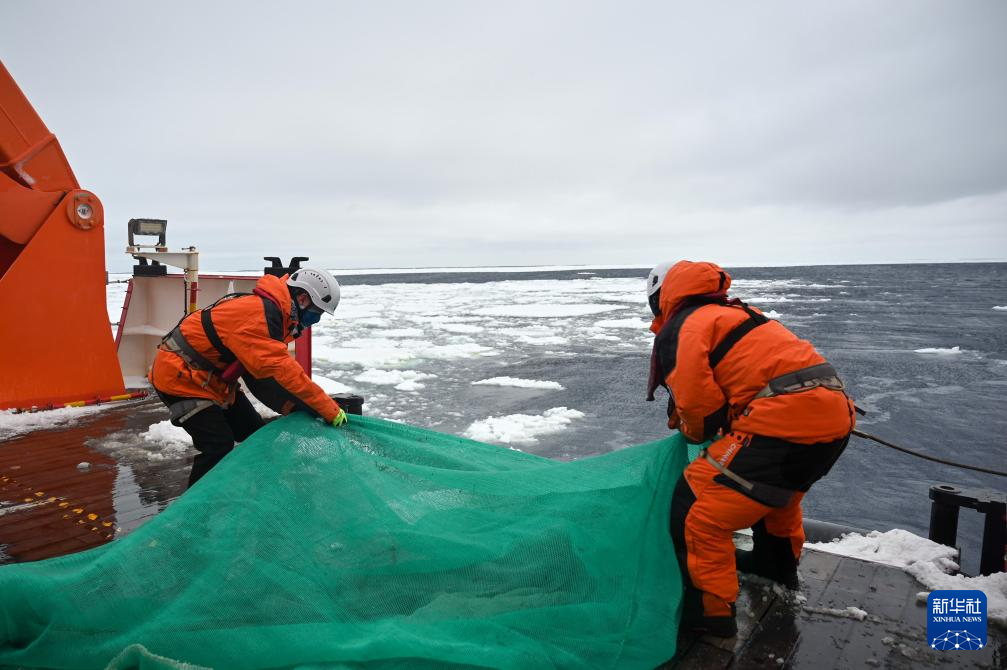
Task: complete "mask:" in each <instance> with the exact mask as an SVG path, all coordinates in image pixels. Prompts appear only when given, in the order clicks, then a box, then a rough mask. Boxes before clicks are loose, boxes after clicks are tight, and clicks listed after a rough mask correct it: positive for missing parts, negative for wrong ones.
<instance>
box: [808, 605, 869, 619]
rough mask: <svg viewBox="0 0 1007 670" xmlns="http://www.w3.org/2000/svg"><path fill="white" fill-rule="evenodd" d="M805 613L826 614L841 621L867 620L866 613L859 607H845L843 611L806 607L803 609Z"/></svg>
mask: <svg viewBox="0 0 1007 670" xmlns="http://www.w3.org/2000/svg"><path fill="white" fill-rule="evenodd" d="M803 609H804V611H805V612H812V613H814V614H827V615H829V616H836V617H840V618H843V619H856V620H857V621H863V620H864V619H866V618H867V612H866V611H864V610H862V609H860V608H859V607H846V608H843V609H834V608H831V607H807V606H805V607H804V608H803Z"/></svg>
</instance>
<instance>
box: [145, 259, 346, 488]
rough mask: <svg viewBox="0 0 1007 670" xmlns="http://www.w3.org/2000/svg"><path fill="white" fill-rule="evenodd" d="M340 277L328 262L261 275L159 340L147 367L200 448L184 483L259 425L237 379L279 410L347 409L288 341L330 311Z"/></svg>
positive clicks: (325, 413) (338, 413)
mask: <svg viewBox="0 0 1007 670" xmlns="http://www.w3.org/2000/svg"><path fill="white" fill-rule="evenodd" d="M338 304H339V283H338V282H337V281H336V280H335V278H334V277H333V276H332V275H331V274H329V273H328V272H326V271H325V270H313V269H310V268H301V269H299V270H296V271H295V272H293V274H291V275H290V276H289V277H288V276H287V275H284V276H283V277H274V276H272V275H266V276H264V277H262V278H261V279H259V281H258V282H256V285H255V290H254V292H253V293H250V294H234V295H231V296H225V297H224V298H222V299H220V300H218V301H217V302H216V303H214V304H213V305H210V306H209V307H205V308H203V309H201V310H197V311H196V312H193V313H192V314H189V315H187V316H185V317H184V318H183V319H182V320H181V321H179V323H178V325H177V326H176V327H175V328H174V329H173V330H172V331H171V332H170V333H168V334H167V335H166V336H165V337H164V339H163V340H162V341H161V345H160V347H159V348H158V352H157V355H156V356H155V358H154V363H153V365H152V366H151V368H150V372H149V373H148V379H149V380H150V383H151V385H153V387H154V389H155V390H156V391H157V394H158V396H159V397H160V398H161V400H162V402H164V404H165V405H167V406H168V410H169V412H170V414H171V422H172V423H173V424H174V425H176V426H181V427H182V428H183V429H185V431H186V432H187V433H189V435H190V436H191V437H192V445H193V446H194V447H195V448H196V450H197V451H198V452H199V453H198V454H197V455H196V457H195V459H194V460H193V462H192V470H191V471H190V473H189V486H192V485H193V484H195V483H196V482H197V481H198V480H199V479H200V478H201V477H202V476H203V475H205V474H206V473H207V472H209V471H210V469H211V468H212V467H213V466H214V465H216V464H217V463H218V462H219V461H220V460H221V459H222V458H223V457H224V456H226V455H227V454H228V453H229V452H230V451H231V449H233V448H234V443H235V442H236V441H237V442H241V441H244V440H245V439H246V438H248V436H249V435H251V434H252V433H254V432H255V431H256V430H258V429H259V428H261V427H262V426H263V421H262V418H261V417H260V416H259V414H258V412H256V411H255V408H254V407H252V404H251V402H250V401H249V400H248V398H247V397H246V396H245V394H244V393H242V391H241V389H239V388H238V380H239V379H244V380H245V384H246V386H247V387H248V388H249V390H250V391H251V392H252V394H253V395H255V396H256V397H257V398H259V399H260V400H262V401H263V402H265V403H266V404H267V405H269V406H270V407H272V408H273V409H275V410H277V411H280V412H282V413H284V414H286V413H288V412H290V411H292V410H295V409H298V410H302V411H306V412H309V413H311V414H314V415H315V416H318V417H321V419H322V420H323V421H325V422H326V423H329V424H331V425H333V426H337V427H338V426H341V425H343V424H345V423H346V413H345V412H344V411H343V410H342V409H341V408H340V407H339V405H338V404H337V403H336V402H335V401H334V400H333V399H332V398H330V397H329V396H328V395H326V393H325V391H323V390H322V389H321V387H319V386H318V384H315V383H314V382H312V381H311V378H310V377H308V375H307V374H306V373H305V372H304V370H303V369H302V368H301V366H300V364H298V363H297V362H296V361H295V360H294V359H293V358H292V357H291V356H290V353H289V351H288V349H287V344H288V343H289V342H291V341H292V340H293V339H294V338H296V337H298V336H299V335H300V334H301V333H302V332H303V331H305V330H306V329H308V328H310V327H311V326H312V325H314V324H316V323H318V321H319V320H320V319H321V317H322V314H323V313H328V314H332V313H333V312H334V311H335V309H336V306H337V305H338Z"/></svg>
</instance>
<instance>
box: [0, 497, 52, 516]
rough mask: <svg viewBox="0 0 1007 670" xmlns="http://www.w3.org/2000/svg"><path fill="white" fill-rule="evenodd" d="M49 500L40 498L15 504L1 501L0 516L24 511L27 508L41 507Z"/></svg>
mask: <svg viewBox="0 0 1007 670" xmlns="http://www.w3.org/2000/svg"><path fill="white" fill-rule="evenodd" d="M47 502H48V501H46V500H38V501H35V502H29V503H17V504H15V505H9V506H7V505H3V504H2V503H0V516H3V515H5V514H14V513H15V512H24V511H25V510H30V509H32V508H35V507H39V506H40V505H45V504H46V503H47Z"/></svg>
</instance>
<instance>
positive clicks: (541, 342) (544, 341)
mask: <svg viewBox="0 0 1007 670" xmlns="http://www.w3.org/2000/svg"><path fill="white" fill-rule="evenodd" d="M518 342H520V343H521V344H530V345H532V346H535V347H550V346H553V347H554V346H558V345H562V344H569V343H570V340H568V339H567V338H565V337H560V336H559V335H547V336H545V337H529V336H527V335H522V336H521V337H519V338H518Z"/></svg>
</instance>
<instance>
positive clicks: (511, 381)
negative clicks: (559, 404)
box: [472, 377, 564, 391]
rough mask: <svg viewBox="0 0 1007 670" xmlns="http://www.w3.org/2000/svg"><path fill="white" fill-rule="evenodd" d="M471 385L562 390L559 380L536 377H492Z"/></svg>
mask: <svg viewBox="0 0 1007 670" xmlns="http://www.w3.org/2000/svg"><path fill="white" fill-rule="evenodd" d="M472 385H473V386H515V387H517V388H523V389H549V390H553V391H562V390H564V389H563V385H562V384H560V383H559V382H547V381H538V380H536V379H520V378H518V377H492V378H490V379H480V380H479V381H477V382H472Z"/></svg>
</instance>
